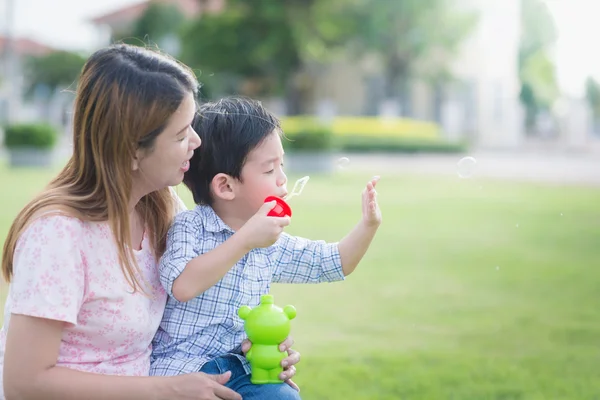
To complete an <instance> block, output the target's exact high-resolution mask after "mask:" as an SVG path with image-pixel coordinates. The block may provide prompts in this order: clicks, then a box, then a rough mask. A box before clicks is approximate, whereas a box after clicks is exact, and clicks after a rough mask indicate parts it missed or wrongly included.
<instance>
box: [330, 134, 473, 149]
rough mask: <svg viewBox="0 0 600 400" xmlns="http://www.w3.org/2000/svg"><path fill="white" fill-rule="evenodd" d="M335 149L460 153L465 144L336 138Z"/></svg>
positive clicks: (398, 139)
mask: <svg viewBox="0 0 600 400" xmlns="http://www.w3.org/2000/svg"><path fill="white" fill-rule="evenodd" d="M337 141H338V144H337V147H338V148H339V149H340V150H342V151H345V152H355V153H370V152H372V153H376V152H378V153H460V152H464V151H466V149H467V145H466V143H458V142H457V143H454V142H447V141H444V140H441V139H438V140H419V139H406V138H393V137H373V136H352V137H343V138H338V140H337Z"/></svg>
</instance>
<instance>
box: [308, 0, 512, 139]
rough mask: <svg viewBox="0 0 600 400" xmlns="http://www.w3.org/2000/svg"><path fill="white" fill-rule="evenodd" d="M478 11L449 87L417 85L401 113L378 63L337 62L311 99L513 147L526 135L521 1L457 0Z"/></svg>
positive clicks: (344, 109) (338, 109) (347, 111)
mask: <svg viewBox="0 0 600 400" xmlns="http://www.w3.org/2000/svg"><path fill="white" fill-rule="evenodd" d="M456 7H462V8H463V9H465V10H475V11H476V12H477V13H478V15H479V21H478V25H477V27H476V28H475V30H474V32H473V33H472V35H471V36H470V37H469V38H468V39H467V40H466V41H465V42H464V43H463V44H462V48H461V51H460V53H459V54H458V56H457V57H456V58H455V59H454V60H453V62H452V63H451V64H452V68H451V69H452V71H453V73H454V78H455V80H454V82H453V83H451V84H445V85H431V84H429V83H426V82H424V81H418V80H416V81H414V82H413V83H412V85H411V88H410V90H409V93H407V94H405V98H406V97H407V98H408V101H407V102H406V103H405V104H404V108H402V107H400V104H393V102H390V100H387V99H386V98H385V96H384V86H383V85H384V79H383V74H382V69H381V65H379V64H378V62H377V61H376V60H369V59H365V60H363V62H362V63H356V62H351V61H350V60H340V61H338V62H337V63H336V64H335V65H332V66H331V67H330V68H328V69H327V71H325V72H323V73H322V74H321V78H320V79H321V80H322V82H321V84H319V85H317V87H318V88H319V89H318V90H317V92H316V93H315V98H314V101H315V103H316V104H322V105H323V106H324V107H329V108H331V107H332V104H333V105H334V106H333V107H335V109H336V112H337V113H339V114H368V115H377V114H379V115H400V116H405V117H409V118H417V119H423V120H430V121H436V122H438V123H440V124H441V125H442V126H443V127H444V131H445V132H446V135H448V137H449V139H470V140H472V141H473V142H475V143H477V144H479V145H480V146H485V147H494V148H498V147H516V146H519V144H520V142H521V138H522V136H523V133H522V128H521V125H522V124H521V120H522V117H521V107H520V102H519V90H520V83H519V77H518V63H517V60H518V54H519V35H520V0H486V1H481V0H456Z"/></svg>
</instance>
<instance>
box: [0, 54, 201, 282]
mask: <svg viewBox="0 0 600 400" xmlns="http://www.w3.org/2000/svg"><path fill="white" fill-rule="evenodd" d="M197 88H198V82H197V81H196V78H195V77H194V75H193V73H192V72H191V71H190V70H189V69H188V68H186V67H185V66H183V65H181V64H180V63H178V62H176V61H175V60H173V59H171V58H169V57H168V56H165V55H162V54H159V53H158V52H155V51H151V50H149V49H144V48H140V47H135V46H129V45H124V44H118V45H113V46H110V47H107V48H104V49H101V50H99V51H97V52H96V53H94V54H93V55H92V56H91V57H90V58H89V59H88V61H87V63H86V65H85V66H84V67H83V70H82V73H81V77H80V79H79V83H78V88H77V94H76V99H75V110H74V126H73V155H72V157H71V158H70V160H69V161H68V162H67V164H66V166H65V167H64V168H63V169H62V170H61V171H60V172H59V173H58V175H57V176H56V177H55V178H54V179H53V180H52V181H51V182H50V183H49V184H48V185H47V186H46V188H45V189H44V190H43V191H42V192H41V193H40V194H39V195H37V196H36V197H35V198H34V199H33V200H32V201H31V202H30V203H29V204H27V205H26V206H25V207H24V208H23V209H22V210H21V212H20V213H19V214H18V215H17V217H16V219H15V220H14V222H13V224H12V226H11V227H10V230H9V232H8V236H7V238H6V241H5V243H4V248H3V252H2V264H1V266H2V275H3V277H4V279H5V280H6V281H7V282H10V280H11V278H12V276H13V255H14V252H15V248H16V246H17V242H18V240H19V237H20V236H21V234H22V233H23V231H24V229H25V228H26V227H27V226H28V225H29V224H30V223H31V222H32V221H33V220H34V219H35V218H37V217H38V216H39V215H40V214H42V213H45V212H47V211H49V212H51V213H60V214H64V215H68V216H72V217H76V218H79V219H81V220H84V221H108V224H109V225H110V228H111V230H112V232H113V234H114V239H115V243H116V246H117V249H118V253H119V259H120V262H121V268H122V270H123V273H124V275H125V278H126V280H127V281H128V283H129V284H130V285H131V286H132V288H133V290H134V292H135V291H138V290H141V291H144V290H143V288H142V286H141V284H140V282H139V281H138V279H136V275H137V274H136V272H137V271H138V266H137V264H136V261H135V257H134V254H133V247H132V245H131V237H130V221H129V210H128V205H129V199H130V196H131V189H132V161H133V159H134V157H135V154H136V151H137V150H138V149H142V150H145V151H152V150H153V146H154V143H155V140H156V137H157V136H158V135H159V134H160V133H161V132H162V131H163V130H164V128H165V126H166V124H167V122H168V121H169V118H170V117H171V115H173V113H174V112H175V111H176V110H177V108H178V107H179V105H180V104H181V102H182V101H183V99H184V97H185V95H186V94H187V93H193V94H194V96H195V95H196V93H197ZM136 209H137V211H138V212H139V213H140V215H142V216H143V217H144V223H145V224H146V226H147V227H148V234H149V235H150V240H151V243H152V248H153V249H154V252H155V257H156V258H157V259H158V258H159V257H160V256H161V255H162V253H163V252H164V250H165V238H166V234H167V231H168V229H169V226H170V224H171V222H172V219H173V214H174V209H175V207H174V199H173V196H172V195H171V193H170V191H169V188H164V189H161V190H158V191H155V192H152V193H150V194H148V195H146V196H144V197H143V198H142V199H141V201H140V202H139V203H138V205H137V206H136Z"/></svg>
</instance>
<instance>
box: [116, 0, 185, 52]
mask: <svg viewBox="0 0 600 400" xmlns="http://www.w3.org/2000/svg"><path fill="white" fill-rule="evenodd" d="M184 21H185V16H184V15H183V13H182V12H181V11H180V9H179V8H178V7H177V6H176V5H174V4H169V3H162V2H159V1H151V2H150V3H149V5H148V7H147V8H146V10H145V11H144V13H143V14H142V15H141V16H140V17H139V18H138V19H137V20H136V21H135V23H134V24H133V27H132V28H131V30H130V31H129V32H121V33H120V34H118V35H116V37H114V38H113V39H114V40H116V41H122V42H124V43H129V44H133V45H137V46H146V45H148V44H155V45H157V46H158V47H159V48H160V49H162V50H165V51H166V52H168V53H171V54H173V55H175V56H177V54H178V52H179V47H180V44H179V30H180V29H181V26H182V24H183V23H184Z"/></svg>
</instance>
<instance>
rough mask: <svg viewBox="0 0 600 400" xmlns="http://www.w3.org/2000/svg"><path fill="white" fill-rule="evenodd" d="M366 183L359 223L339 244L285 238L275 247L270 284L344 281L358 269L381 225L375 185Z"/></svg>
mask: <svg viewBox="0 0 600 400" xmlns="http://www.w3.org/2000/svg"><path fill="white" fill-rule="evenodd" d="M378 181H379V178H378V177H375V178H373V179H372V180H371V181H369V182H368V183H367V186H366V188H365V190H364V191H363V193H362V219H361V221H360V222H359V223H358V224H357V225H356V226H355V227H354V229H353V230H352V231H351V232H350V233H349V234H348V235H347V236H346V237H344V238H343V239H342V240H341V241H340V242H339V243H325V242H324V241H322V240H317V241H311V240H308V239H303V238H298V237H294V236H290V235H284V236H283V237H282V238H281V239H280V242H279V243H278V244H279V246H278V252H277V253H276V254H275V255H274V256H275V257H274V258H275V272H274V274H273V281H274V282H279V283H320V282H333V281H338V280H342V279H344V277H346V276H348V275H350V274H351V273H352V272H353V271H354V270H355V269H356V267H357V266H358V264H359V262H360V261H361V260H362V258H363V256H364V255H365V253H366V252H367V249H368V248H369V246H370V245H371V242H372V241H373V237H375V233H376V232H377V229H378V228H379V225H380V224H381V212H380V210H379V205H378V204H377V192H376V191H375V185H376V184H377V182H378Z"/></svg>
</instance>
